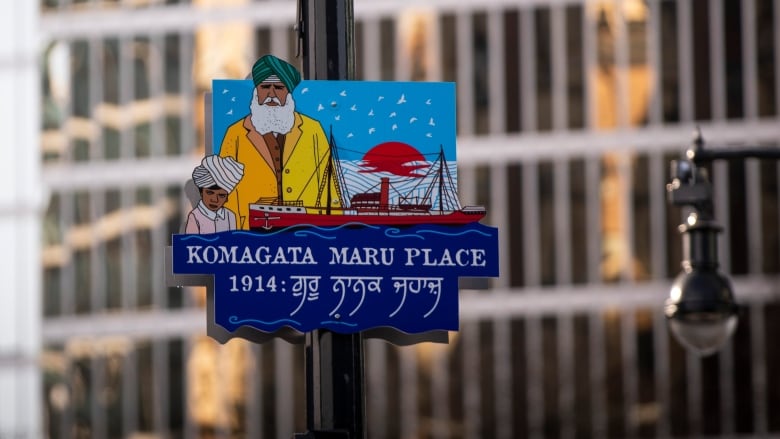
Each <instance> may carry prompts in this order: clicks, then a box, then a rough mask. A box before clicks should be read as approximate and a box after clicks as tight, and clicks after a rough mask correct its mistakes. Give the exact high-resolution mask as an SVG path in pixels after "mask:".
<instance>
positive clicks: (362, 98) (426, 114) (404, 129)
mask: <svg viewBox="0 0 780 439" xmlns="http://www.w3.org/2000/svg"><path fill="white" fill-rule="evenodd" d="M252 89H253V84H252V81H250V80H215V81H214V82H213V101H212V104H213V124H214V126H213V133H214V134H213V140H214V152H215V153H218V152H219V146H220V145H221V142H222V137H223V136H224V133H225V130H226V129H227V127H228V126H229V125H230V124H232V123H233V122H235V121H237V120H239V119H240V118H243V117H244V116H246V115H247V114H248V113H249V101H250V99H251V97H252ZM293 97H294V98H295V102H296V109H297V111H299V112H301V113H303V114H306V115H308V116H309V117H312V118H314V119H317V120H319V121H320V123H321V125H322V127H323V129H324V130H325V132H326V133H329V132H331V130H332V132H333V135H334V138H335V140H336V144H337V146H338V148H339V157H340V158H341V159H342V160H360V159H362V157H363V155H364V154H365V153H366V152H367V151H368V150H370V149H371V148H373V147H374V146H376V145H379V144H381V143H384V142H393V141H394V142H403V143H406V144H409V145H411V146H412V147H414V148H416V149H417V150H418V151H420V152H421V153H422V154H423V155H424V156H425V158H426V160H433V159H435V154H437V153H438V152H439V148H440V147H443V148H444V153H445V156H446V158H447V160H448V161H450V162H454V161H455V160H456V156H455V151H456V148H455V137H456V126H455V120H456V119H455V84H454V83H449V82H377V81H302V82H301V83H300V84H299V85H298V87H296V89H295V91H294V92H293Z"/></svg>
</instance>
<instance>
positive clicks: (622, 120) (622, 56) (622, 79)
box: [612, 0, 632, 128]
mask: <svg viewBox="0 0 780 439" xmlns="http://www.w3.org/2000/svg"><path fill="white" fill-rule="evenodd" d="M623 3H624V2H622V1H618V0H613V2H612V6H613V7H614V8H615V13H614V23H615V34H614V42H615V67H616V83H615V88H616V89H617V96H616V108H617V117H616V122H617V126H618V128H626V127H628V126H629V125H631V123H632V121H631V120H630V119H631V118H630V112H629V109H630V108H631V107H630V102H629V95H628V89H629V85H630V84H629V81H628V71H629V63H628V32H627V31H626V18H625V15H624V14H623V8H622V4H623Z"/></svg>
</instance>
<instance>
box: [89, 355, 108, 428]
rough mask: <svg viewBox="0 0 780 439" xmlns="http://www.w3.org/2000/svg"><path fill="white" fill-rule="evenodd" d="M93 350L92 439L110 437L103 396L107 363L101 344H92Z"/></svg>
mask: <svg viewBox="0 0 780 439" xmlns="http://www.w3.org/2000/svg"><path fill="white" fill-rule="evenodd" d="M91 347H92V349H91V350H89V351H88V352H89V354H88V355H89V357H88V358H89V360H88V361H89V364H90V366H89V367H90V369H91V370H90V383H89V385H90V389H89V394H90V408H89V417H90V427H91V431H90V433H91V434H92V437H108V429H107V424H106V411H105V406H104V405H103V401H104V398H103V394H104V392H105V386H106V361H105V357H104V355H105V352H104V349H101V347H104V346H101V345H100V344H98V343H95V342H94V341H93V342H91Z"/></svg>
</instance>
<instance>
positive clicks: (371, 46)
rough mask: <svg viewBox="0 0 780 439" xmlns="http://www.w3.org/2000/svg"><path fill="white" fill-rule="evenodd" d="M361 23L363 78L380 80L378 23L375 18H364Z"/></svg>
mask: <svg viewBox="0 0 780 439" xmlns="http://www.w3.org/2000/svg"><path fill="white" fill-rule="evenodd" d="M362 23H363V76H364V78H363V79H365V80H368V81H378V80H380V79H382V73H381V67H380V66H381V62H382V61H381V58H380V53H381V48H380V46H381V45H380V43H381V38H380V34H379V27H380V22H379V19H377V18H375V17H370V18H368V17H367V18H364V19H363V20H362Z"/></svg>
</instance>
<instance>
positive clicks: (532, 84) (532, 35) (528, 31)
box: [520, 8, 539, 132]
mask: <svg viewBox="0 0 780 439" xmlns="http://www.w3.org/2000/svg"><path fill="white" fill-rule="evenodd" d="M520 72H521V74H520V90H521V91H520V96H521V97H522V99H521V100H520V105H521V107H522V108H521V111H520V112H521V114H522V115H523V119H522V123H521V126H522V129H523V131H526V132H529V131H537V130H538V126H539V124H538V119H537V117H536V113H537V108H536V102H537V96H536V23H535V17H534V10H533V9H530V8H524V9H521V10H520Z"/></svg>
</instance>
